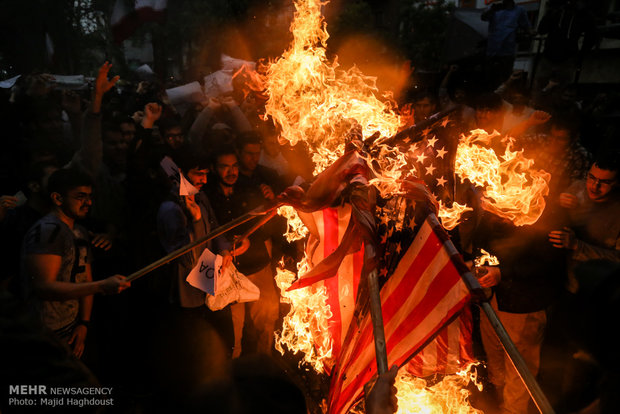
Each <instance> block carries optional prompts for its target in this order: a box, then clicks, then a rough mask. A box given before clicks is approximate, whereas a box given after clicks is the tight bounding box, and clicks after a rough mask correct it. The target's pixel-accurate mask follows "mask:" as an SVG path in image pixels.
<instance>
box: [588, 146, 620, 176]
mask: <svg viewBox="0 0 620 414" xmlns="http://www.w3.org/2000/svg"><path fill="white" fill-rule="evenodd" d="M594 164H596V166H597V167H598V168H600V169H601V170H607V171H615V172H616V173H617V172H620V153H619V152H618V151H617V150H615V151H609V150H608V149H607V150H601V151H599V153H598V154H597V155H596V157H595V158H594Z"/></svg>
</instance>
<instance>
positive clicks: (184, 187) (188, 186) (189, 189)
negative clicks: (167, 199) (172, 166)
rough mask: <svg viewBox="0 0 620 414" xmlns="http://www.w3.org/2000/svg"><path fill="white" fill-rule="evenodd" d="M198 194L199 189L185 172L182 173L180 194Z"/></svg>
mask: <svg viewBox="0 0 620 414" xmlns="http://www.w3.org/2000/svg"><path fill="white" fill-rule="evenodd" d="M196 194H198V189H197V188H196V187H194V186H193V185H192V183H190V182H189V181H187V179H186V178H185V176H184V175H183V174H181V183H180V185H179V195H182V196H193V195H196Z"/></svg>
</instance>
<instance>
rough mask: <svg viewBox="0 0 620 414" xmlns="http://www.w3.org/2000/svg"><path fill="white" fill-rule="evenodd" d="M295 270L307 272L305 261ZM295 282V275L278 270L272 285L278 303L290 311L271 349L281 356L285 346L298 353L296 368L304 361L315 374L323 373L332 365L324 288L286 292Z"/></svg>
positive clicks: (311, 287)
mask: <svg viewBox="0 0 620 414" xmlns="http://www.w3.org/2000/svg"><path fill="white" fill-rule="evenodd" d="M298 268H299V269H298V271H300V272H302V273H303V272H304V271H307V268H308V264H307V261H306V260H305V259H304V260H302V261H301V262H300V263H299V264H298ZM295 279H296V275H295V273H293V272H291V271H289V270H286V269H283V268H281V267H278V269H277V274H276V284H277V285H278V287H279V288H280V293H281V301H282V302H284V303H289V304H290V305H291V310H290V311H289V313H288V314H287V315H286V316H285V317H284V320H283V322H282V330H281V331H279V332H276V333H275V347H276V349H277V350H278V351H279V352H280V353H281V354H282V355H284V352H285V351H284V347H285V346H286V348H288V349H289V350H290V351H292V352H293V353H299V352H301V353H302V354H303V359H302V361H301V362H300V365H301V364H302V363H304V362H305V363H306V364H308V365H310V366H311V367H312V368H313V369H314V370H315V371H316V372H318V373H323V372H325V366H328V365H331V362H332V361H331V360H332V338H331V337H330V335H329V331H328V323H329V318H331V317H332V312H331V309H330V307H329V305H328V304H327V292H326V289H325V287H318V288H317V287H315V286H309V287H306V288H302V289H297V290H293V291H290V292H287V291H286V289H287V288H288V287H289V286H291V284H292V283H293V282H294V281H295Z"/></svg>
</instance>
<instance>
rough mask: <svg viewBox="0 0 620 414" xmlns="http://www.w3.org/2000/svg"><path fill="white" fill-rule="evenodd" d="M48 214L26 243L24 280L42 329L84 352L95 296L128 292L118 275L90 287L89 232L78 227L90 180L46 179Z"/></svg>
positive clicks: (64, 175) (78, 176)
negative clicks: (48, 198)
mask: <svg viewBox="0 0 620 414" xmlns="http://www.w3.org/2000/svg"><path fill="white" fill-rule="evenodd" d="M48 190H49V193H50V198H51V202H52V211H51V213H49V214H48V215H46V216H44V217H43V218H42V219H41V220H39V221H38V222H37V223H35V224H34V226H33V227H32V228H31V229H30V230H29V231H28V233H27V234H26V237H25V239H24V248H23V268H24V271H23V274H22V277H23V280H24V282H25V285H26V288H27V293H28V294H32V295H33V297H34V301H35V303H36V305H37V308H38V310H39V312H40V314H41V317H42V319H43V322H44V324H45V325H46V326H47V327H48V328H50V329H52V330H53V331H54V332H55V333H56V334H57V336H58V337H60V338H61V339H63V340H64V341H66V342H67V343H68V344H69V345H71V346H72V349H73V354H74V355H76V356H77V357H78V358H79V357H81V356H82V353H83V352H84V341H85V339H86V334H87V332H88V326H89V323H90V317H91V310H92V304H93V294H95V293H104V294H110V293H120V292H121V291H123V290H124V289H126V288H128V287H129V282H127V280H126V278H125V277H124V276H121V275H114V276H110V277H108V278H107V279H103V280H98V281H96V282H93V280H92V273H91V263H90V248H89V241H88V233H87V231H86V230H85V229H84V228H83V227H81V226H80V225H79V224H77V223H76V221H77V220H80V219H84V218H85V217H86V215H87V214H88V211H89V210H90V207H91V204H92V180H91V178H90V177H89V176H88V175H87V174H85V173H83V172H81V171H79V170H77V169H61V170H58V171H56V172H54V173H53V174H52V175H51V177H50V178H49V182H48Z"/></svg>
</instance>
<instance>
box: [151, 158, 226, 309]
mask: <svg viewBox="0 0 620 414" xmlns="http://www.w3.org/2000/svg"><path fill="white" fill-rule="evenodd" d="M174 161H175V162H176V163H177V166H178V167H179V171H180V173H182V174H184V175H185V177H187V179H188V180H189V182H190V183H191V184H192V185H193V186H194V187H195V188H196V189H197V190H198V193H197V194H195V195H179V188H177V187H174V188H172V191H171V194H170V197H169V199H168V200H166V201H164V202H163V203H162V204H161V205H160V207H159V212H158V213H157V233H158V235H159V240H160V242H161V244H162V246H163V247H164V249H165V251H166V253H170V252H172V251H174V250H176V249H178V248H180V247H183V246H184V245H186V244H188V243H190V242H192V241H194V240H197V239H199V238H201V237H204V236H205V235H206V234H208V233H209V232H211V231H212V230H214V229H215V228H216V227H217V226H218V224H217V220H216V218H215V213H214V212H213V209H212V208H211V204H210V203H209V200H208V199H207V197H206V196H205V194H204V193H203V192H201V191H200V190H201V189H202V187H203V186H204V185H205V184H206V183H207V173H208V172H209V169H208V160H207V159H206V158H205V157H201V156H200V155H199V154H196V153H194V152H192V151H189V150H187V151H182V152H180V153H179V154H177V157H176V158H175V159H174ZM205 248H207V249H209V250H210V251H212V252H213V253H215V254H221V255H222V256H223V257H224V264H223V266H227V265H228V264H229V263H230V262H231V260H232V257H231V256H230V254H229V252H228V248H229V243H228V242H227V241H226V239H225V238H223V237H218V238H216V239H215V240H212V241H209V242H207V243H206V244H203V245H200V246H198V247H195V248H194V249H192V250H191V251H190V252H187V253H186V254H184V255H183V256H181V257H179V258H178V259H176V260H175V261H174V262H173V269H174V270H173V273H174V274H173V275H172V279H173V283H172V291H171V295H170V300H171V302H172V303H173V304H176V305H179V306H180V307H182V308H185V309H196V308H200V309H204V305H205V292H203V291H201V290H200V289H197V288H195V287H193V286H191V285H190V284H189V283H188V282H187V281H186V280H185V279H186V278H187V276H188V275H189V273H190V272H191V271H192V269H193V268H194V266H195V265H196V263H197V261H198V259H199V258H200V255H201V254H202V252H203V250H204V249H205Z"/></svg>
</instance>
